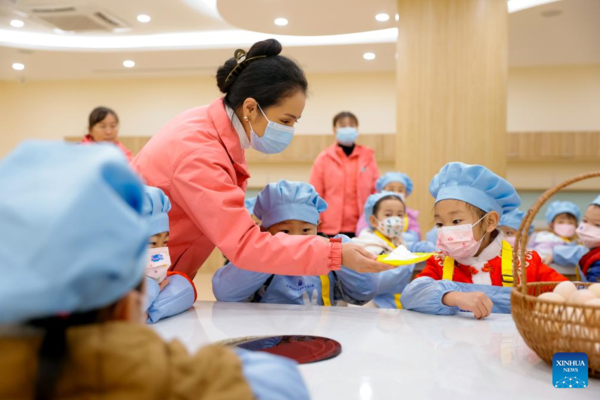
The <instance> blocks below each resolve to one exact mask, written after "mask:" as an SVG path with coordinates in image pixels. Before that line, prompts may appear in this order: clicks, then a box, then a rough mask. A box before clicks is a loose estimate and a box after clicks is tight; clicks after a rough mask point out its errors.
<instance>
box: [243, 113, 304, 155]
mask: <svg viewBox="0 0 600 400" xmlns="http://www.w3.org/2000/svg"><path fill="white" fill-rule="evenodd" d="M258 109H259V110H260V112H261V113H262V115H264V117H265V119H266V120H267V121H269V123H268V124H267V127H266V128H265V134H264V135H262V137H261V136H258V135H257V134H256V132H254V128H252V124H250V121H248V123H249V124H250V143H251V145H252V148H253V149H254V150H256V151H260V152H261V153H265V154H276V153H281V152H282V151H283V150H285V148H286V147H288V145H289V144H290V142H291V141H292V138H293V137H294V127H292V126H285V125H281V124H278V123H275V122H273V121H270V120H269V118H267V116H266V115H265V113H264V111H263V110H262V108H260V106H258Z"/></svg>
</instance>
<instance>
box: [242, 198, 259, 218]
mask: <svg viewBox="0 0 600 400" xmlns="http://www.w3.org/2000/svg"><path fill="white" fill-rule="evenodd" d="M255 205H256V196H255V197H250V198H249V199H246V200H244V206H245V207H246V210H248V212H249V213H250V215H254V206H255Z"/></svg>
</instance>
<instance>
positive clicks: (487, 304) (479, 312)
mask: <svg viewBox="0 0 600 400" xmlns="http://www.w3.org/2000/svg"><path fill="white" fill-rule="evenodd" d="M442 303H443V304H445V305H447V306H448V307H458V308H460V309H461V310H465V311H471V312H472V313H473V314H475V318H477V319H483V318H485V317H487V316H489V315H490V314H491V313H492V308H493V307H494V303H492V300H490V298H489V297H488V296H487V295H486V294H485V293H483V292H470V293H462V292H450V293H446V294H445V295H444V297H442Z"/></svg>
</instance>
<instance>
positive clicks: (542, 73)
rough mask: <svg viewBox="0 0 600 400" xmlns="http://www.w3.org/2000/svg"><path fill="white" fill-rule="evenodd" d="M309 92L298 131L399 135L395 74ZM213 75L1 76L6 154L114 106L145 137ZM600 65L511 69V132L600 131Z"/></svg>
mask: <svg viewBox="0 0 600 400" xmlns="http://www.w3.org/2000/svg"><path fill="white" fill-rule="evenodd" d="M308 79H309V84H310V89H309V90H310V93H309V96H310V97H309V101H308V102H307V106H306V109H305V111H304V115H303V116H302V120H301V122H300V123H299V125H298V128H297V132H298V133H299V134H322V133H328V132H331V119H332V117H333V115H334V114H335V113H337V112H338V111H341V110H350V111H353V112H355V113H356V114H357V115H358V117H359V119H360V123H361V124H360V128H361V132H362V133H366V134H368V133H394V132H395V121H396V111H395V107H396V101H395V96H396V93H395V90H396V85H395V75H394V73H393V72H384V73H381V72H379V73H351V74H348V73H347V74H314V75H309V77H308ZM218 95H219V92H218V90H217V88H216V84H215V82H214V78H210V77H205V78H162V79H160V78H154V79H135V80H104V81H37V82H36V81H30V82H27V83H24V84H20V83H17V82H1V81H0V156H2V155H4V154H6V153H7V152H8V151H10V149H11V148H12V147H14V145H15V144H16V143H18V142H19V141H20V140H22V139H26V138H42V139H60V138H62V137H64V136H77V135H83V134H84V133H85V130H86V119H87V115H88V114H89V112H90V111H91V110H92V109H93V108H94V107H96V106H98V105H106V106H109V107H112V108H114V109H115V110H116V111H117V113H118V114H119V116H120V117H121V134H122V135H127V136H136V135H137V136H147V135H152V134H154V133H155V132H157V131H158V130H159V129H160V128H161V126H162V125H164V124H165V123H166V122H167V121H168V120H169V119H170V118H172V117H173V116H174V115H176V114H178V113H179V112H181V111H184V110H186V109H188V108H190V107H194V106H197V105H202V104H206V103H208V102H210V101H211V100H212V99H214V98H215V97H217V96H218ZM598 110H600V66H582V67H543V68H537V67H536V68H513V69H511V70H510V73H509V87H508V130H509V131H551V130H554V131H556V130H567V131H569V130H596V131H597V130H600V112H599V111H598Z"/></svg>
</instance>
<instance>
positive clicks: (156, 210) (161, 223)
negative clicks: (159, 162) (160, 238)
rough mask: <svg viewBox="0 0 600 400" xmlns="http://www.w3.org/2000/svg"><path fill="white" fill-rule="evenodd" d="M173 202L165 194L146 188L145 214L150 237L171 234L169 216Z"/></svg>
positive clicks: (158, 190)
mask: <svg viewBox="0 0 600 400" xmlns="http://www.w3.org/2000/svg"><path fill="white" fill-rule="evenodd" d="M169 211H171V200H169V198H168V197H167V195H166V194H165V192H163V191H162V190H161V189H159V188H157V187H153V186H144V206H143V210H142V212H143V214H144V216H145V217H146V218H147V221H148V225H149V231H148V234H149V235H150V236H154V235H158V234H159V233H162V232H169V215H168V214H167V213H168V212H169Z"/></svg>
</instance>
